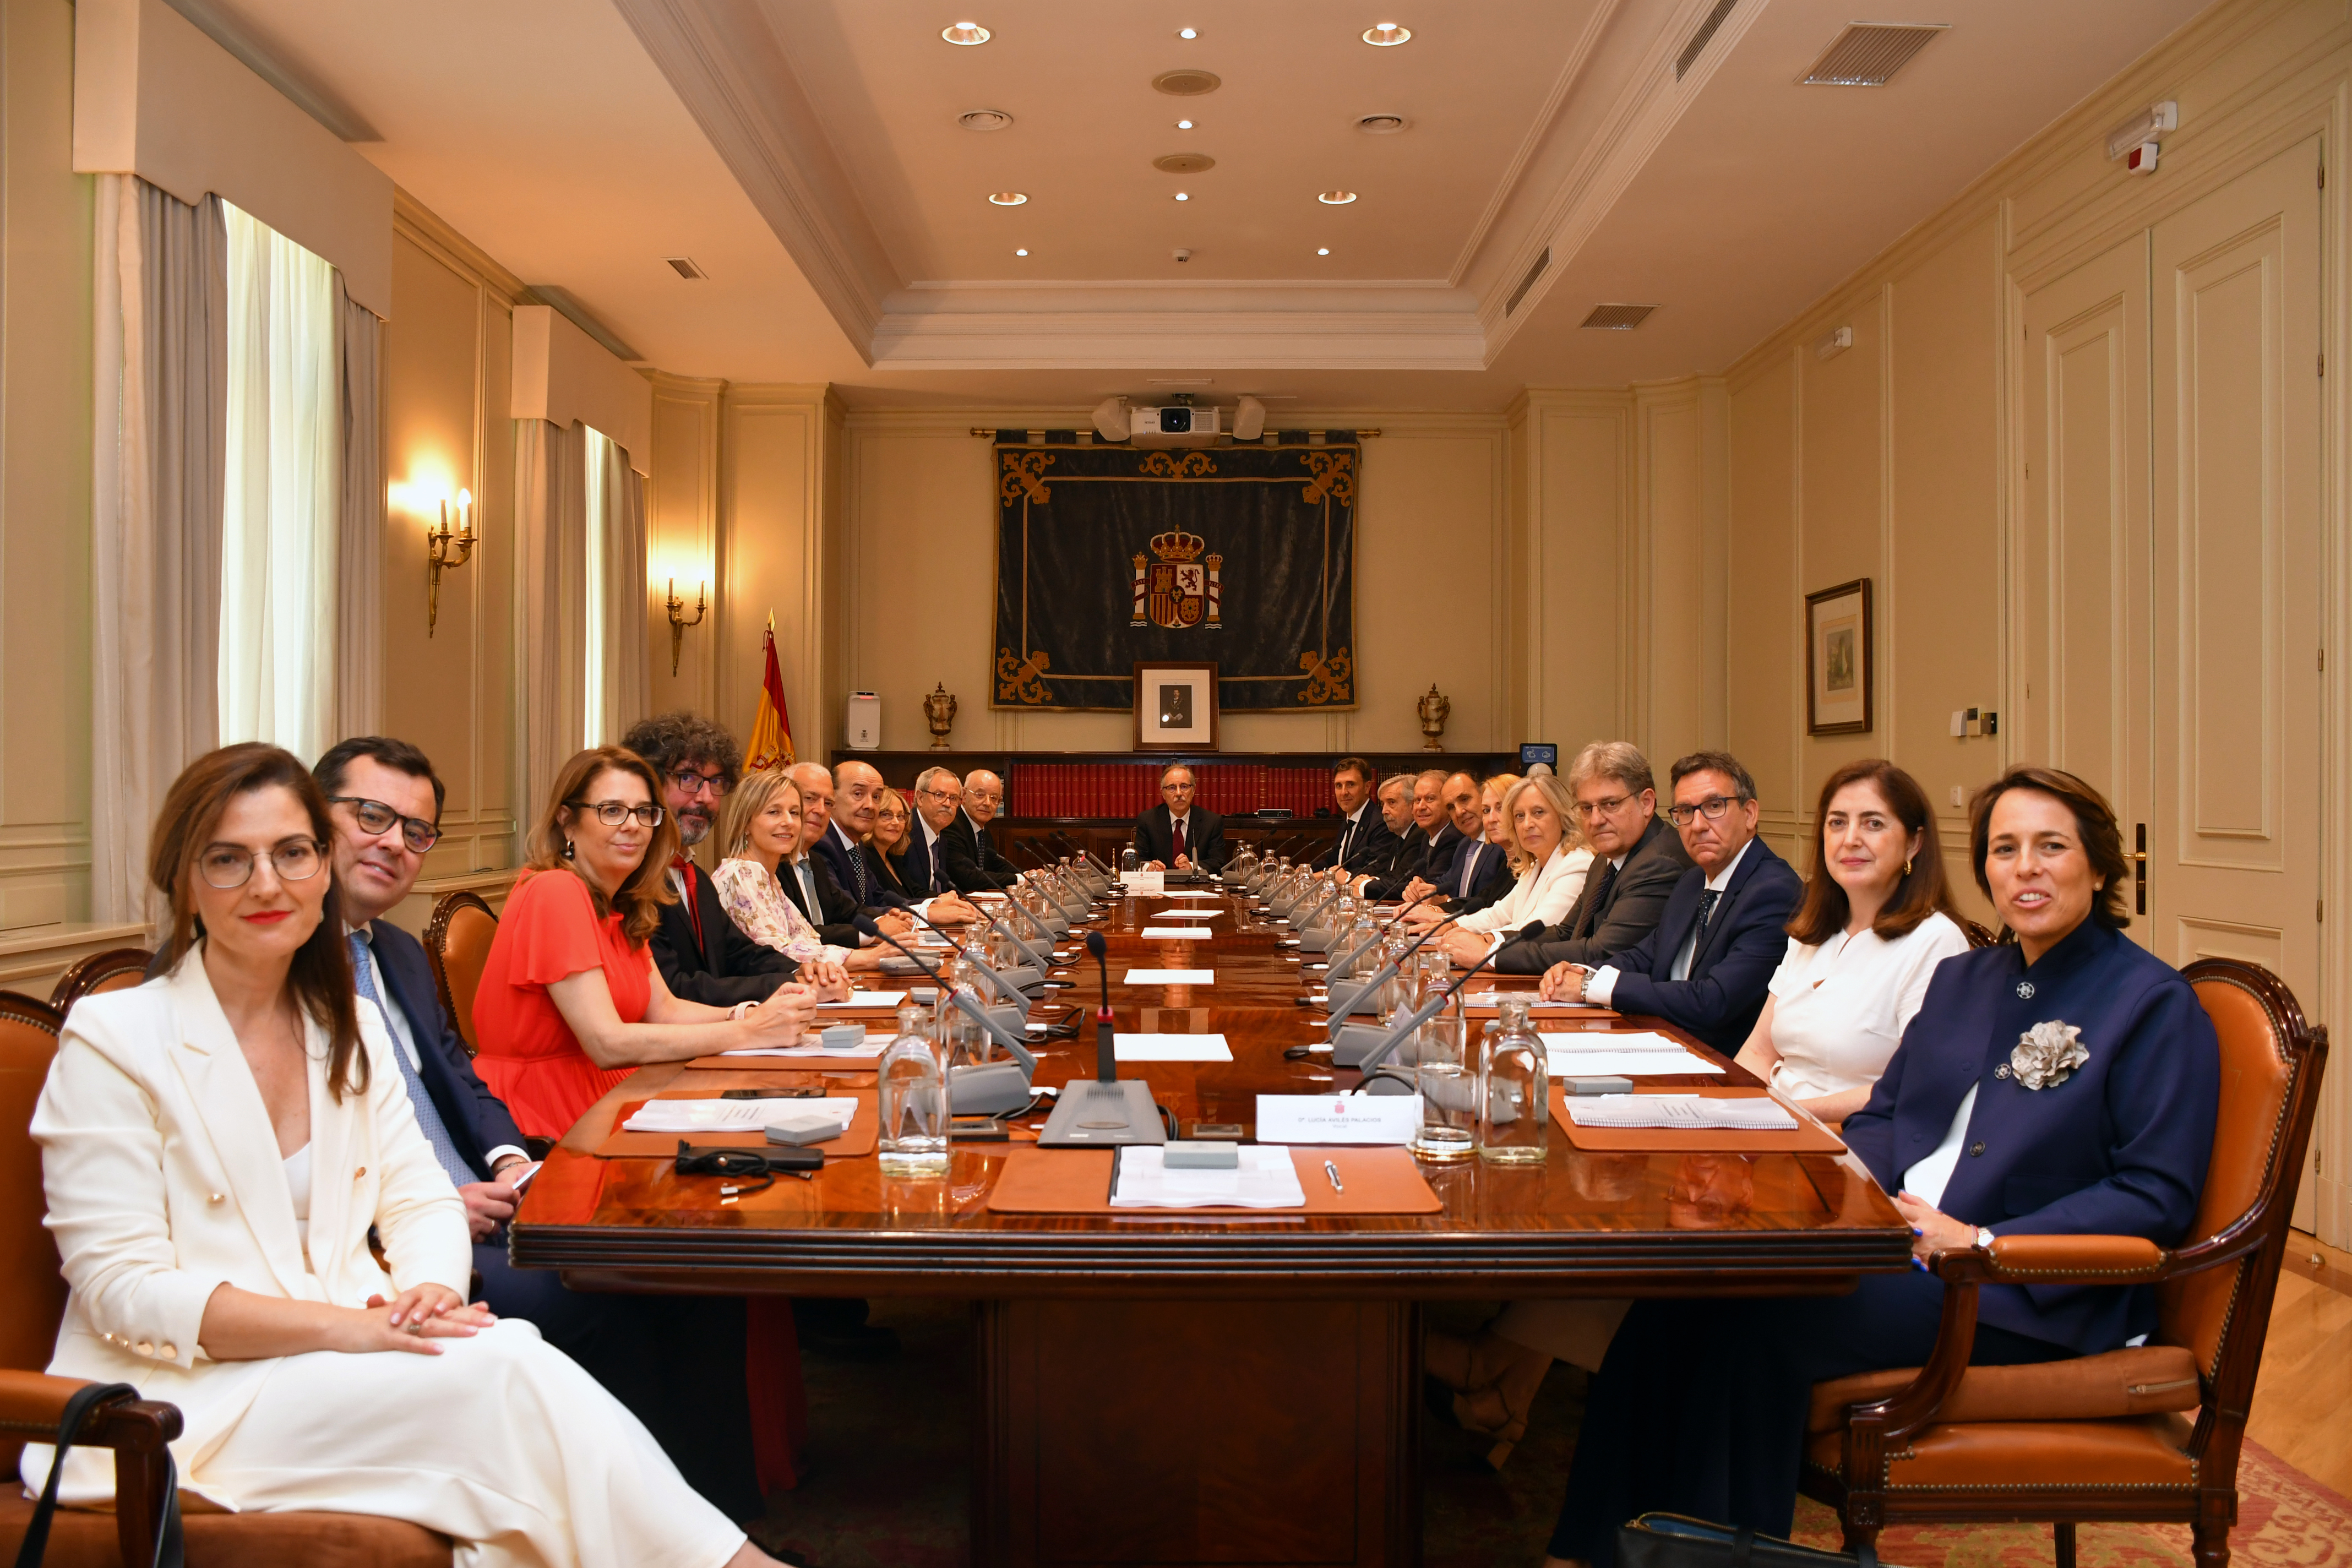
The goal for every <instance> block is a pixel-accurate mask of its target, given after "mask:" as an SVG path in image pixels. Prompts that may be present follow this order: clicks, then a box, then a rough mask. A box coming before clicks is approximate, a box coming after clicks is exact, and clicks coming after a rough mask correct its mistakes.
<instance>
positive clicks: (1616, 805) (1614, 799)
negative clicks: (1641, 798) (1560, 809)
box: [1573, 795, 1633, 821]
mask: <svg viewBox="0 0 2352 1568" xmlns="http://www.w3.org/2000/svg"><path fill="white" fill-rule="evenodd" d="M1631 799H1633V796H1632V795H1611V796H1610V797H1609V798H1608V799H1607V800H1591V801H1586V800H1580V801H1578V802H1577V803H1576V805H1575V806H1574V807H1573V809H1574V811H1575V812H1576V815H1577V816H1581V817H1583V818H1585V819H1586V820H1588V821H1590V820H1591V818H1593V817H1596V816H1615V815H1616V813H1617V812H1618V811H1619V810H1620V809H1621V808H1622V807H1623V805H1624V804H1625V803H1626V802H1627V801H1629V800H1631Z"/></svg>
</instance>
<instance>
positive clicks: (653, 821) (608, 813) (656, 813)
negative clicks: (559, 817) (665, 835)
mask: <svg viewBox="0 0 2352 1568" xmlns="http://www.w3.org/2000/svg"><path fill="white" fill-rule="evenodd" d="M563 804H564V805H568V806H570V807H571V808H572V810H574V811H593V812H594V813H595V814H596V820H597V821H599V822H601V823H603V824H604V826H607V827H618V826H621V824H623V823H625V822H626V821H628V820H629V818H631V817H633V816H634V817H635V818H636V819H637V826H639V827H659V826H661V819H662V808H661V807H660V806H657V805H630V804H629V803H628V802H627V801H625V800H599V801H585V800H567V801H565V802H564V803H563Z"/></svg>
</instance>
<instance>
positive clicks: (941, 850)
mask: <svg viewBox="0 0 2352 1568" xmlns="http://www.w3.org/2000/svg"><path fill="white" fill-rule="evenodd" d="M962 815H963V784H962V782H961V780H959V779H958V778H957V777H956V776H955V774H954V773H952V772H950V770H948V769H946V768H940V767H929V768H925V769H924V770H923V771H922V772H921V773H917V774H916V775H915V824H914V831H912V832H911V833H908V835H907V845H906V848H905V849H904V850H903V851H902V852H901V856H902V858H901V866H900V869H899V872H898V879H899V880H900V881H902V882H903V883H905V884H906V887H907V890H908V892H910V893H914V894H917V895H928V896H929V897H931V898H937V897H939V896H940V894H942V893H947V892H952V891H954V885H953V883H952V882H951V881H950V879H949V873H948V858H947V847H946V845H947V839H946V835H947V829H948V826H949V825H950V824H951V823H952V822H954V821H955V819H956V818H957V817H959V816H962Z"/></svg>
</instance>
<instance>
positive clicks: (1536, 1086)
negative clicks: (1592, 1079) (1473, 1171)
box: [1477, 997, 1551, 1165]
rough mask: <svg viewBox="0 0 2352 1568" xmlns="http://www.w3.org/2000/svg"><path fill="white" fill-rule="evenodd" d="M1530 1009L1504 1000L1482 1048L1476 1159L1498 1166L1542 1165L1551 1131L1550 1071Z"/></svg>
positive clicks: (1519, 1001) (1513, 999)
mask: <svg viewBox="0 0 2352 1568" xmlns="http://www.w3.org/2000/svg"><path fill="white" fill-rule="evenodd" d="M1498 1010H1499V1011H1500V1013H1501V1015H1502V1016H1501V1017H1500V1018H1499V1019H1498V1020H1497V1021H1496V1023H1494V1024H1490V1025H1488V1026H1487V1033H1486V1036H1485V1037H1483V1038H1482V1040H1481V1042H1480V1048H1479V1052H1478V1087H1477V1101H1478V1153H1479V1157H1480V1158H1482V1159H1486V1160H1492V1161H1495V1162H1496V1163H1498V1164H1506V1165H1521V1164H1526V1165H1535V1164H1541V1163H1543V1158H1544V1150H1545V1141H1546V1138H1547V1137H1548V1135H1549V1131H1550V1123H1551V1100H1550V1091H1551V1068H1550V1064H1549V1059H1548V1058H1546V1056H1545V1054H1544V1043H1543V1038H1542V1037H1541V1036H1539V1035H1538V1034H1537V1033H1536V1030H1535V1026H1534V1025H1532V1024H1530V1023H1528V1001H1527V999H1526V998H1525V997H1511V998H1508V999H1507V1000H1505V1001H1504V1002H1503V1004H1502V1005H1501V1007H1500V1008H1499V1009H1498Z"/></svg>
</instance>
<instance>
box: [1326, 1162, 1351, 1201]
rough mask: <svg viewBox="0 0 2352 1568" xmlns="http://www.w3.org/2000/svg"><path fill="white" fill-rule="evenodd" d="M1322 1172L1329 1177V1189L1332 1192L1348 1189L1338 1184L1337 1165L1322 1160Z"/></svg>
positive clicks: (1341, 1191)
mask: <svg viewBox="0 0 2352 1568" xmlns="http://www.w3.org/2000/svg"><path fill="white" fill-rule="evenodd" d="M1323 1173H1324V1174H1325V1175H1327V1176H1328V1177H1330V1178H1331V1190H1332V1191H1333V1192H1335V1193H1344V1192H1346V1191H1347V1190H1348V1189H1347V1188H1345V1187H1343V1186H1341V1185H1340V1184H1339V1166H1337V1165H1335V1164H1333V1163H1331V1162H1330V1161H1328V1160H1326V1161H1324V1162H1323Z"/></svg>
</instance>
